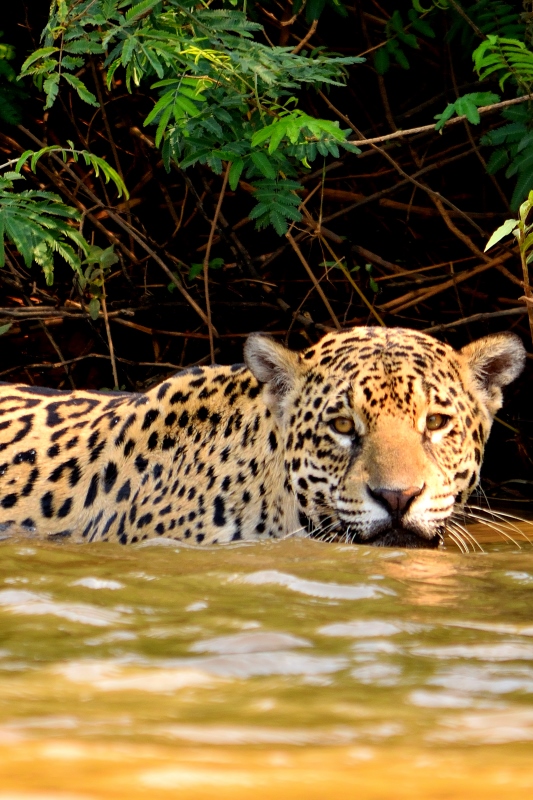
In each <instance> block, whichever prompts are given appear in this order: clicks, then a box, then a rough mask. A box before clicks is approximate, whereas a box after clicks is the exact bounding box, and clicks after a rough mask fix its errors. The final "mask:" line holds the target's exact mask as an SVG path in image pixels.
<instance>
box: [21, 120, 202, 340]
mask: <svg viewBox="0 0 533 800" xmlns="http://www.w3.org/2000/svg"><path fill="white" fill-rule="evenodd" d="M17 127H18V128H19V130H21V131H22V132H23V133H25V134H26V136H28V137H29V138H30V139H32V140H33V141H34V142H36V143H37V144H38V145H39V146H40V147H43V146H44V145H43V142H42V141H41V140H40V139H38V138H37V136H34V134H33V133H31V131H29V130H27V129H26V128H24V127H23V126H22V125H17ZM50 157H51V158H52V159H54V161H56V162H57V163H58V164H60V166H61V168H62V169H63V170H65V171H66V172H68V174H69V175H70V176H71V178H72V179H73V180H75V181H76V184H77V185H78V186H79V187H80V188H81V189H83V191H84V192H85V193H86V194H87V195H88V196H89V198H90V199H91V200H92V202H93V203H95V204H96V205H97V206H99V207H100V208H106V206H105V205H104V203H102V202H101V200H100V199H99V198H98V197H97V196H96V195H95V194H94V192H92V191H91V189H89V187H88V186H87V185H86V184H85V183H84V182H83V181H82V180H81V179H80V178H78V176H77V175H76V173H75V172H74V171H73V170H72V169H70V167H69V166H68V165H67V164H64V163H63V161H62V160H61V159H60V158H59V156H57V155H56V154H55V153H50ZM106 210H107V212H108V215H109V218H110V219H112V220H113V222H116V224H117V225H119V226H120V227H121V228H122V229H123V230H125V231H126V233H128V234H129V235H131V236H132V237H133V238H134V239H135V241H136V242H138V244H140V246H141V247H142V248H143V250H144V251H145V252H146V253H148V255H150V256H151V257H152V258H153V260H154V261H155V262H156V264H159V266H160V267H161V269H162V270H163V271H164V272H165V274H166V275H168V277H169V278H170V280H171V281H172V283H174V285H175V286H176V288H177V289H178V291H179V292H180V293H181V294H182V295H183V296H184V297H185V299H186V300H187V302H188V303H189V304H190V305H191V307H192V308H194V310H195V311H196V313H197V314H198V316H199V317H200V318H201V319H202V320H203V322H204V323H205V324H207V318H206V316H205V314H204V312H203V311H202V309H201V308H200V306H199V305H198V303H197V302H196V300H194V299H193V298H192V297H191V295H190V294H189V292H188V291H187V290H186V289H185V287H184V286H183V284H182V283H181V281H180V279H179V277H178V276H177V275H174V273H173V272H172V271H171V270H170V269H169V268H168V267H167V265H166V264H165V262H164V261H163V259H161V258H160V257H159V256H158V255H157V253H156V252H155V251H154V250H153V249H152V248H151V247H150V246H149V245H148V244H147V243H146V242H145V240H144V239H143V238H142V237H141V236H140V235H139V233H138V232H137V230H136V229H135V228H133V227H131V226H130V225H128V223H127V222H125V221H124V220H123V219H122V218H121V217H120V216H119V215H118V214H115V212H114V211H111V210H109V209H106ZM213 332H214V333H215V335H216V331H215V329H213Z"/></svg>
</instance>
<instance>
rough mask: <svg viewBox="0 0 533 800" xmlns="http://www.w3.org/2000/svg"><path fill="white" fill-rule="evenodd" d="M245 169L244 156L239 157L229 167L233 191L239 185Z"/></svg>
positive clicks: (229, 177)
mask: <svg viewBox="0 0 533 800" xmlns="http://www.w3.org/2000/svg"><path fill="white" fill-rule="evenodd" d="M243 169H244V160H243V159H242V158H238V159H237V160H236V161H233V162H232V164H231V166H230V168H229V176H228V181H229V185H230V189H231V191H232V192H234V191H235V189H236V188H237V186H238V185H239V180H240V178H241V175H242V171H243Z"/></svg>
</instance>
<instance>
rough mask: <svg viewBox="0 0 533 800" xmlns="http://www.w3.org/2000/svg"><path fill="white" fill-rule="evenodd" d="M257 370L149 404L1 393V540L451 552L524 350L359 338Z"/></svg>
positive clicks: (170, 389) (117, 396)
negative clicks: (323, 543)
mask: <svg viewBox="0 0 533 800" xmlns="http://www.w3.org/2000/svg"><path fill="white" fill-rule="evenodd" d="M244 357H245V364H235V365H232V366H217V365H214V366H206V367H193V368H191V369H187V370H184V371H182V372H180V373H178V374H177V375H175V376H174V377H171V378H169V379H167V380H165V381H163V382H162V383H161V384H159V385H157V386H155V387H153V388H151V389H150V390H149V391H147V392H146V393H142V394H141V393H122V392H117V393H110V392H99V391H77V390H76V391H61V390H55V389H49V388H41V387H36V386H26V385H22V384H7V383H4V384H1V385H0V533H1V535H2V537H3V538H8V537H11V536H14V535H26V536H32V537H39V538H43V539H51V540H64V539H68V540H70V541H75V542H95V541H109V542H117V543H121V544H126V543H134V542H139V541H142V540H145V539H150V538H158V537H161V538H170V539H175V540H178V541H184V542H189V543H191V544H192V543H194V544H198V545H208V544H215V543H227V542H235V541H239V540H245V539H256V540H265V539H270V538H272V539H281V538H284V537H287V536H290V535H298V534H300V535H312V536H316V537H319V538H327V539H329V540H331V541H345V542H351V543H355V544H357V543H359V544H367V545H377V546H401V547H408V548H434V547H437V546H439V545H440V544H441V543H442V542H443V539H444V535H445V532H446V527H447V524H448V523H449V521H450V519H451V517H452V515H453V514H454V512H456V511H457V509H458V508H461V506H462V505H463V504H464V503H465V501H466V499H467V497H468V495H469V494H470V493H471V492H472V490H473V489H474V487H475V486H476V484H477V483H478V480H479V470H480V466H481V462H482V458H483V450H484V446H485V443H486V441H487V437H488V435H489V432H490V429H491V425H492V421H493V419H494V415H495V414H496V412H497V411H498V409H499V408H500V407H501V405H502V388H503V387H504V386H506V385H507V384H509V383H510V382H511V381H513V380H514V379H515V378H516V377H517V376H518V375H519V373H520V372H521V370H522V368H523V366H524V360H525V350H524V347H523V345H522V343H521V341H520V339H519V338H518V337H517V336H515V335H514V334H511V333H500V334H495V335H492V336H487V337H484V338H481V339H478V340H477V341H475V342H473V343H471V344H467V345H466V346H465V347H463V348H462V349H461V350H454V349H453V348H452V347H450V346H449V345H447V344H443V343H441V342H440V341H438V340H436V339H435V338H433V337H431V336H428V335H426V334H424V333H420V332H417V331H415V330H411V329H407V328H380V327H356V328H351V329H349V330H344V331H339V332H330V333H327V334H326V335H325V336H324V337H323V338H322V339H321V340H320V341H319V342H318V343H317V344H315V345H313V346H310V347H308V348H307V349H305V350H303V351H302V352H293V351H290V350H288V349H287V348H286V347H284V346H283V345H281V344H279V343H277V342H276V341H274V340H273V339H271V338H269V337H266V336H264V335H261V334H252V335H251V336H250V337H249V338H248V340H247V342H246V345H245V350H244Z"/></svg>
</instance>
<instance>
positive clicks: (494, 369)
mask: <svg viewBox="0 0 533 800" xmlns="http://www.w3.org/2000/svg"><path fill="white" fill-rule="evenodd" d="M460 353H461V355H462V356H464V358H465V359H466V361H467V363H468V366H469V367H470V369H471V370H472V372H473V374H474V379H475V381H476V383H477V385H478V386H479V387H480V388H481V389H482V390H483V391H484V393H485V395H486V398H487V406H488V408H489V411H490V412H491V413H492V414H495V413H496V412H497V411H498V409H499V408H501V405H502V393H501V388H502V386H507V384H508V383H511V381H514V379H515V378H517V377H518V376H519V375H520V373H521V372H522V370H523V369H524V364H525V360H526V351H525V348H524V345H523V344H522V341H521V339H519V338H518V336H515V334H514V333H496V334H494V335H492V336H485V337H483V339H478V340H477V341H475V342H472V343H471V344H467V345H466V347H463V349H462V350H460Z"/></svg>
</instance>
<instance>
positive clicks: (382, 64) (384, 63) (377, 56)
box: [374, 47, 390, 75]
mask: <svg viewBox="0 0 533 800" xmlns="http://www.w3.org/2000/svg"><path fill="white" fill-rule="evenodd" d="M374 67H375V69H376V72H377V73H378V75H384V74H385V73H386V72H387V71H388V69H389V67H390V56H389V51H388V50H387V48H386V47H380V48H379V50H376V52H375V53H374Z"/></svg>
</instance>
